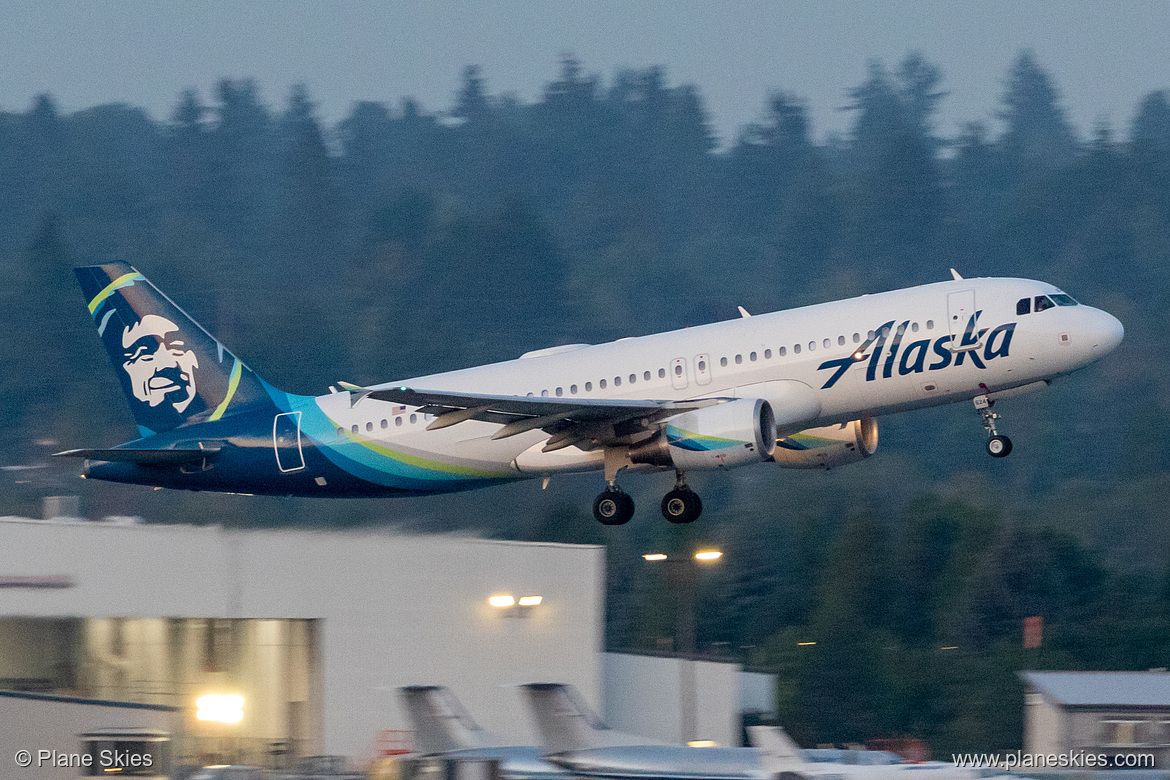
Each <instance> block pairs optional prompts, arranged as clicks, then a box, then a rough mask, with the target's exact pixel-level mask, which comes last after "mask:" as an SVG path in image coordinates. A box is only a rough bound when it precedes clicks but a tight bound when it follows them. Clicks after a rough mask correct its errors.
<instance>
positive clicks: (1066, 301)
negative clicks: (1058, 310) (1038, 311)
mask: <svg viewBox="0 0 1170 780" xmlns="http://www.w3.org/2000/svg"><path fill="white" fill-rule="evenodd" d="M1051 298H1052V300H1054V301H1056V305H1057V306H1076V305H1077V302H1076V301H1074V300H1073V297H1072V296H1071V295H1065V294H1064V293H1055V294H1054V295H1052V296H1051Z"/></svg>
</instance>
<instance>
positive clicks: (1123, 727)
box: [1099, 720, 1148, 747]
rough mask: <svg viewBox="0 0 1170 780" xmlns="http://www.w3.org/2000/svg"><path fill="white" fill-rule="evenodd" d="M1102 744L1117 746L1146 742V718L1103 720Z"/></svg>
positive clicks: (1101, 724) (1101, 722)
mask: <svg viewBox="0 0 1170 780" xmlns="http://www.w3.org/2000/svg"><path fill="white" fill-rule="evenodd" d="M1099 723H1100V726H1101V744H1102V745H1113V746H1117V747H1123V746H1134V745H1144V744H1146V733H1147V731H1148V729H1147V725H1148V724H1147V723H1146V721H1144V720H1102V721H1100V722H1099Z"/></svg>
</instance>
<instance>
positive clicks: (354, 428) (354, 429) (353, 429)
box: [350, 425, 358, 433]
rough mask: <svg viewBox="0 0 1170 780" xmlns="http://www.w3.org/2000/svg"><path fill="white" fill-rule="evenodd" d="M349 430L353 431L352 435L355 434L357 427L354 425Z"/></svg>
mask: <svg viewBox="0 0 1170 780" xmlns="http://www.w3.org/2000/svg"><path fill="white" fill-rule="evenodd" d="M350 430H351V431H353V432H354V433H357V431H358V429H357V426H356V425H355V426H353V428H351V429H350Z"/></svg>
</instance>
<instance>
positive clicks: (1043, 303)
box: [1036, 295, 1056, 311]
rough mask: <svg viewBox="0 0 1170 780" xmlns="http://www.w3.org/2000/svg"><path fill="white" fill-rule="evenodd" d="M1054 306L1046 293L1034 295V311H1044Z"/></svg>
mask: <svg viewBox="0 0 1170 780" xmlns="http://www.w3.org/2000/svg"><path fill="white" fill-rule="evenodd" d="M1055 306H1056V304H1055V303H1053V302H1052V299H1051V298H1049V297H1048V296H1047V295H1037V296H1036V311H1044V310H1045V309H1051V308H1053V307H1055Z"/></svg>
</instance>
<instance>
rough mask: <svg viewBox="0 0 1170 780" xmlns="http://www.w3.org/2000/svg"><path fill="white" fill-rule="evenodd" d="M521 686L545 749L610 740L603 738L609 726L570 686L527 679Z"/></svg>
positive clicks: (559, 749) (595, 744) (560, 749)
mask: <svg viewBox="0 0 1170 780" xmlns="http://www.w3.org/2000/svg"><path fill="white" fill-rule="evenodd" d="M523 689H524V694H525V696H526V698H527V699H528V707H529V709H530V710H531V712H532V718H533V720H534V721H535V722H536V728H537V731H539V732H540V737H541V740H542V742H543V743H544V749H545V752H546V753H566V752H569V751H572V750H585V749H587V748H592V747H601V746H603V745H607V744H609V743H610V742H611V740H609V739H606V738H605V735H606V734H607V733H608V732H609V728H608V727H607V726H606V725H605V724H604V723H602V722H601V718H599V717H597V715H596V713H594V712H593V710H591V709H589V705H587V704H586V703H585V702H584V700H582V698H581V695H580V694H579V693H578V692H577V689H576V688H574V687H573V686H571V685H565V684H563V683H531V684H529V685H525V686H523Z"/></svg>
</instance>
